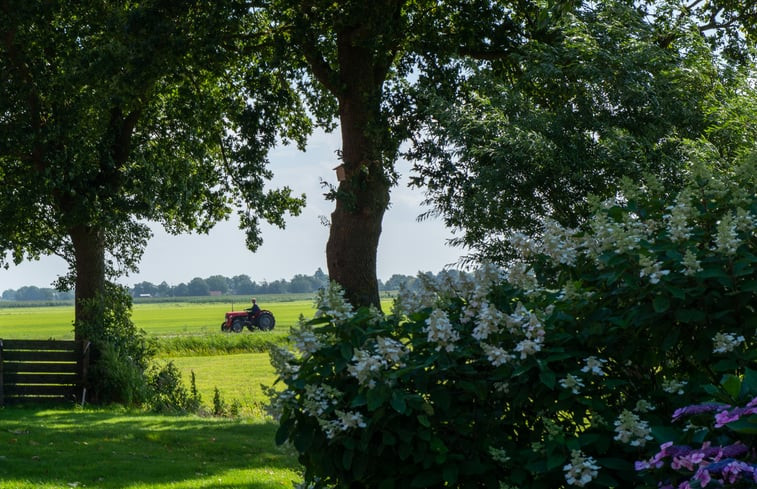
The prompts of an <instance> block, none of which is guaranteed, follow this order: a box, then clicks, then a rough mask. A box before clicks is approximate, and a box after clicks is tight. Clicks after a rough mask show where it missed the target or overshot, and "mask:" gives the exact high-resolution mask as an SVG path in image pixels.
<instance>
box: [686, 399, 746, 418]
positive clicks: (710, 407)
mask: <svg viewBox="0 0 757 489" xmlns="http://www.w3.org/2000/svg"><path fill="white" fill-rule="evenodd" d="M755 400H756V401H757V398H756V399H755ZM730 407H731V406H729V405H728V404H719V403H716V402H706V403H703V404H694V405H693V406H686V407H682V408H678V409H676V410H675V411H674V412H673V421H678V420H679V419H680V418H681V417H683V416H694V415H697V414H702V413H711V412H713V411H720V410H725V409H728V408H730Z"/></svg>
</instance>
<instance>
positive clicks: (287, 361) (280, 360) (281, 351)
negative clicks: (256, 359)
mask: <svg viewBox="0 0 757 489" xmlns="http://www.w3.org/2000/svg"><path fill="white" fill-rule="evenodd" d="M268 356H269V358H270V359H271V365H272V366H273V369H274V370H275V371H276V374H277V375H278V376H279V377H282V378H284V377H296V376H297V372H298V371H299V370H300V366H299V365H297V364H296V363H295V360H296V359H295V356H294V353H292V352H291V351H289V350H287V349H286V348H281V347H278V346H274V347H272V348H271V349H270V350H269V351H268Z"/></svg>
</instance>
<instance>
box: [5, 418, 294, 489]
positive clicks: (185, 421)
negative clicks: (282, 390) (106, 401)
mask: <svg viewBox="0 0 757 489" xmlns="http://www.w3.org/2000/svg"><path fill="white" fill-rule="evenodd" d="M0 412H1V413H2V415H1V416H0V487H1V488H3V489H32V488H34V489H53V488H55V489H58V488H67V487H97V488H102V489H109V488H124V489H143V488H151V489H160V488H166V489H167V488H171V489H199V488H211V487H212V488H239V489H269V488H270V489H273V488H281V487H290V486H291V481H293V480H298V479H299V478H300V477H299V475H298V465H297V462H296V460H295V458H294V457H293V455H292V454H291V453H290V452H288V451H287V450H285V449H283V448H280V447H276V446H275V444H274V442H273V439H274V433H275V430H276V426H275V425H274V424H271V423H266V422H262V421H259V420H249V419H241V420H229V419H216V418H199V417H193V416H183V417H172V416H154V415H146V414H140V413H136V414H135V413H125V412H121V411H118V410H112V409H111V410H79V409H49V410H40V409H24V408H5V409H3V410H2V411H0Z"/></svg>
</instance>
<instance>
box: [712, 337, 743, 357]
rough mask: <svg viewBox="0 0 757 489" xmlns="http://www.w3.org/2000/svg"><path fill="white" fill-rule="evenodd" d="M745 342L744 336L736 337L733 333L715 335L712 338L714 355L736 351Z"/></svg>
mask: <svg viewBox="0 0 757 489" xmlns="http://www.w3.org/2000/svg"><path fill="white" fill-rule="evenodd" d="M743 342H744V337H743V336H740V335H739V336H736V335H735V334H733V333H715V336H714V337H713V338H712V343H713V346H714V347H713V349H712V351H713V353H728V352H731V351H733V350H735V349H736V348H737V347H738V346H739V345H741V344H742V343H743Z"/></svg>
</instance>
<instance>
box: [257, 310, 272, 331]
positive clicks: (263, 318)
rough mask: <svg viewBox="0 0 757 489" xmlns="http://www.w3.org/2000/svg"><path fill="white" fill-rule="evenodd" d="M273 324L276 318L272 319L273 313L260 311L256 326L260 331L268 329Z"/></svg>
mask: <svg viewBox="0 0 757 489" xmlns="http://www.w3.org/2000/svg"><path fill="white" fill-rule="evenodd" d="M275 324H276V319H274V317H273V314H271V313H270V312H268V311H263V312H261V313H260V316H258V328H260V330H261V331H270V330H272V329H273V326H274V325H275Z"/></svg>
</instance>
